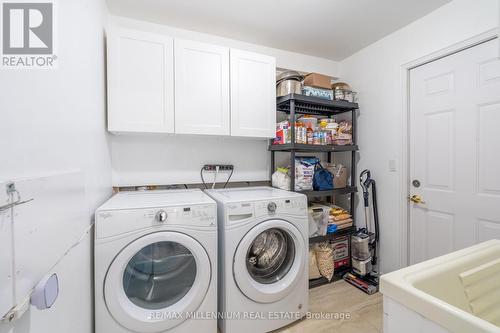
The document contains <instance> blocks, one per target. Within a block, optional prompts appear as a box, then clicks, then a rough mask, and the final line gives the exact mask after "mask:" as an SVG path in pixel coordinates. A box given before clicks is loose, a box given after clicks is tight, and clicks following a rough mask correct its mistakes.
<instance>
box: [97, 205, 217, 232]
mask: <svg viewBox="0 0 500 333" xmlns="http://www.w3.org/2000/svg"><path fill="white" fill-rule="evenodd" d="M159 226H165V227H166V226H192V227H207V228H217V207H216V205H215V204H205V205H191V206H176V207H152V208H141V209H124V210H104V211H98V212H97V213H96V227H95V230H96V233H95V234H96V238H105V237H111V236H116V235H120V234H123V233H127V232H131V231H135V230H140V229H144V228H148V227H159Z"/></svg>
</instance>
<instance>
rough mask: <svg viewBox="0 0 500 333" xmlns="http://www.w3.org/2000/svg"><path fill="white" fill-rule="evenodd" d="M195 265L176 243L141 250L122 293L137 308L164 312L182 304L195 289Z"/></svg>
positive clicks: (125, 275)
mask: <svg viewBox="0 0 500 333" xmlns="http://www.w3.org/2000/svg"><path fill="white" fill-rule="evenodd" d="M195 278H196V261H195V259H194V257H193V254H192V253H191V252H190V251H189V250H188V249H187V248H186V247H184V246H183V245H181V244H179V243H176V242H157V243H154V244H151V245H148V246H146V247H144V248H142V249H141V250H140V251H139V252H137V253H136V254H135V255H134V256H133V257H132V259H131V260H130V261H129V263H128V265H127V267H126V268H125V271H124V273H123V289H124V291H125V294H126V295H127V297H128V298H129V299H130V301H131V302H132V303H134V304H135V305H137V306H139V307H141V308H144V309H149V310H157V309H163V308H166V307H169V306H171V305H172V304H175V303H177V302H178V301H179V300H181V299H182V298H183V297H184V296H185V295H186V294H187V293H188V291H189V290H190V289H191V287H192V286H193V283H194V280H195Z"/></svg>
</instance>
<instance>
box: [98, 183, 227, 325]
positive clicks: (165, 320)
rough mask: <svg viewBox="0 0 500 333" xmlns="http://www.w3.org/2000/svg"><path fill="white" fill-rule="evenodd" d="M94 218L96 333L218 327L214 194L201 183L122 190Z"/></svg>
mask: <svg viewBox="0 0 500 333" xmlns="http://www.w3.org/2000/svg"><path fill="white" fill-rule="evenodd" d="M95 218H96V222H95V252H94V256H95V264H94V265H95V273H94V276H95V331H96V333H125V332H139V333H147V332H162V333H163V332H168V333H187V332H189V333H193V332H216V331H217V318H216V315H213V314H214V313H216V311H217V288H216V286H217V208H216V203H215V202H214V201H213V200H212V199H210V198H209V197H208V196H207V195H206V194H204V193H203V192H202V191H200V190H168V191H144V192H120V193H118V194H116V195H114V196H113V197H111V199H109V200H108V201H107V202H106V203H105V204H104V205H102V206H101V207H99V208H98V210H97V212H96V215H95Z"/></svg>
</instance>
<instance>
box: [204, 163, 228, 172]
mask: <svg viewBox="0 0 500 333" xmlns="http://www.w3.org/2000/svg"><path fill="white" fill-rule="evenodd" d="M217 167H219V172H222V171H232V170H233V169H234V165H232V164H205V165H204V166H203V170H204V171H212V172H215V171H216V170H217Z"/></svg>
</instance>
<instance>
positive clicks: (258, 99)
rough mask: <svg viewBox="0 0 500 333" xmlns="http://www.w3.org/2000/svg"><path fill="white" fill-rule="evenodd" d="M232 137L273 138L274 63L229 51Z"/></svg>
mask: <svg viewBox="0 0 500 333" xmlns="http://www.w3.org/2000/svg"><path fill="white" fill-rule="evenodd" d="M230 58H231V135H233V136H244V137H263V138H274V136H275V129H276V88H275V87H276V59H275V58H273V57H269V56H265V55H262V54H257V53H252V52H247V51H240V50H235V49H231V56H230Z"/></svg>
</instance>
